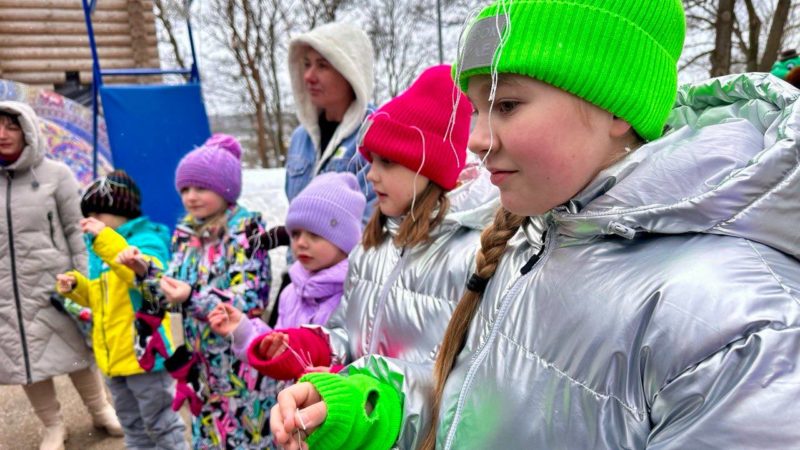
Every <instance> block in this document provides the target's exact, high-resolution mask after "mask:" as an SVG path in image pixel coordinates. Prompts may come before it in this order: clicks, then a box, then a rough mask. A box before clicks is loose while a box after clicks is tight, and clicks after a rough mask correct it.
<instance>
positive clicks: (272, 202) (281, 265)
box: [239, 169, 289, 307]
mask: <svg viewBox="0 0 800 450" xmlns="http://www.w3.org/2000/svg"><path fill="white" fill-rule="evenodd" d="M285 176H286V170H285V169H244V170H243V171H242V195H241V197H239V203H240V204H241V205H242V206H244V207H245V208H247V209H249V210H251V211H258V212H260V213H261V214H262V215H263V217H264V220H265V221H266V224H267V228H272V227H274V226H276V225H283V223H284V222H285V221H286V209H287V208H288V206H289V202H288V200H286V193H285V192H284V191H283V184H284V180H285ZM269 256H270V263H271V264H272V280H273V286H275V288H274V289H272V290H271V291H270V307H271V305H272V304H273V303H272V302H273V301H274V300H275V297H276V296H277V295H278V285H277V284H278V283H279V282H280V281H279V280H280V279H281V274H282V273H283V272H284V271H285V270H286V247H279V248H277V249H275V250H272V251H270V252H269Z"/></svg>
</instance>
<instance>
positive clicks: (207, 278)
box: [119, 134, 277, 449]
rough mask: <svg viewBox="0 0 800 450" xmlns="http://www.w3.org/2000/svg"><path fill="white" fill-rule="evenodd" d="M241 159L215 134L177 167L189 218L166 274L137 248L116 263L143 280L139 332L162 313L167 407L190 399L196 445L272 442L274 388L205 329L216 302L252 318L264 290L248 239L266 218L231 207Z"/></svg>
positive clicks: (259, 254)
mask: <svg viewBox="0 0 800 450" xmlns="http://www.w3.org/2000/svg"><path fill="white" fill-rule="evenodd" d="M240 156H241V147H240V146H239V142H238V141H237V140H236V139H235V138H234V137H232V136H228V135H222V134H215V135H213V136H211V138H209V139H208V140H207V141H206V142H205V143H204V144H203V145H202V146H200V147H199V148H196V149H194V150H192V151H191V152H189V153H188V154H187V155H186V156H185V157H184V158H183V159H182V160H181V161H180V163H179V164H178V168H177V170H176V171H175V188H176V189H177V191H178V192H179V194H180V196H181V200H182V202H183V205H184V207H185V208H186V212H187V215H186V216H185V217H184V218H183V220H181V221H180V222H179V223H178V225H177V226H176V228H175V233H174V234H173V237H172V260H171V262H170V264H169V266H168V267H167V268H166V270H161V269H159V268H158V267H157V266H156V265H154V264H148V263H146V262H144V260H143V259H142V258H141V256H139V252H138V250H137V249H135V248H128V250H126V251H123V254H122V255H120V257H119V259H120V262H122V263H124V264H126V265H128V266H129V267H130V268H131V269H133V270H134V271H136V272H137V275H138V278H139V279H140V280H141V285H142V288H143V289H142V292H143V297H144V299H143V304H144V305H145V306H146V308H144V309H146V311H147V314H139V313H137V318H140V319H142V320H141V321H142V327H145V325H144V323H145V322H147V319H149V318H151V317H153V316H163V315H164V314H165V311H167V310H169V311H170V313H169V318H170V321H171V323H172V326H171V329H172V336H171V338H172V339H173V341H177V343H175V342H173V343H174V344H176V345H175V347H176V351H175V353H174V354H173V355H171V356H169V355H163V356H165V357H166V356H169V357H168V358H167V360H166V362H165V364H164V365H165V366H166V368H167V370H169V372H170V374H171V375H172V376H173V377H174V378H176V379H177V381H178V384H177V387H176V396H175V399H174V401H173V409H175V410H177V409H178V408H180V407H181V405H182V404H183V403H184V402H187V401H188V403H189V407H190V410H191V412H192V415H193V418H192V444H193V446H194V448H248V449H261V448H268V447H269V446H270V439H269V438H268V437H267V435H268V434H269V428H268V427H267V426H266V422H267V420H266V418H267V415H268V412H269V408H270V407H271V406H272V404H273V403H274V402H275V394H276V393H277V392H276V391H277V385H276V384H275V382H274V381H273V380H271V379H269V378H266V377H263V376H261V375H260V374H259V373H258V372H257V371H256V370H255V369H253V368H252V367H251V366H250V365H249V364H248V363H247V361H246V360H242V359H239V358H237V356H236V354H235V352H234V351H233V349H232V345H231V342H230V341H229V340H227V339H225V338H223V337H221V336H218V335H216V334H215V333H212V332H211V328H210V326H209V317H210V316H209V313H211V311H212V310H214V308H215V307H216V306H217V305H219V304H221V303H225V304H229V305H232V306H233V307H235V308H236V309H237V310H240V311H243V312H244V313H245V314H247V315H248V316H250V317H257V316H259V315H260V314H261V312H262V311H263V307H264V304H263V301H264V299H266V298H268V294H269V281H270V271H269V257H268V256H267V252H266V250H265V249H264V248H259V247H257V246H253V245H252V239H250V238H251V237H252V236H255V235H258V234H260V233H262V232H263V231H264V222H263V221H262V219H261V216H260V215H259V214H258V213H254V212H250V211H248V210H246V209H245V208H243V207H241V206H239V205H237V204H236V201H237V200H238V198H239V193H240V191H241V180H242V170H241V161H240ZM140 312H142V313H144V311H140ZM181 342H183V343H185V345H181Z"/></svg>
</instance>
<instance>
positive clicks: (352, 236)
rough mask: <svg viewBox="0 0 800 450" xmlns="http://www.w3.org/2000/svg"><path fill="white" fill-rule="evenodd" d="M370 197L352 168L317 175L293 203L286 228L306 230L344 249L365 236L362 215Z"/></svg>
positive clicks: (346, 251) (287, 216) (349, 248)
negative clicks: (360, 187) (363, 234)
mask: <svg viewBox="0 0 800 450" xmlns="http://www.w3.org/2000/svg"><path fill="white" fill-rule="evenodd" d="M366 204H367V199H366V198H365V197H364V194H362V193H361V190H360V189H359V186H358V179H356V177H355V175H353V174H352V173H349V172H328V173H323V174H322V175H319V176H317V177H316V178H314V179H313V180H311V183H309V184H308V186H306V188H305V189H303V190H302V191H301V192H300V193H299V194H297V197H295V198H294V200H292V203H291V204H290V205H289V213H288V214H287V215H286V228H287V229H288V230H289V232H290V233H291V232H292V231H293V230H306V231H310V232H312V233H314V234H316V235H319V236H322V237H323V238H325V239H326V240H328V241H330V242H331V243H332V244H333V245H335V246H337V247H339V248H340V249H341V250H342V251H343V252H345V253H350V250H352V249H353V247H355V246H356V244H358V242H359V241H360V240H361V216H362V215H363V214H364V207H365V206H366Z"/></svg>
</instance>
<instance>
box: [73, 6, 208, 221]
mask: <svg viewBox="0 0 800 450" xmlns="http://www.w3.org/2000/svg"><path fill="white" fill-rule="evenodd" d="M82 1H83V10H84V17H85V19H86V29H87V31H88V33H89V44H90V46H91V50H92V59H93V68H92V75H93V83H92V90H93V93H92V109H93V112H94V121H93V136H94V140H93V145H94V172H95V175H96V174H97V121H98V114H99V109H100V105H99V102H98V97H99V99H100V100H102V105H103V113H104V117H105V121H106V126H107V130H108V138H109V142H110V146H111V152H112V154H113V158H114V165H115V167H116V168H118V169H124V170H125V171H126V172H128V173H129V174H130V175H131V176H132V177H133V179H134V180H135V181H136V183H137V184H138V185H139V188H140V189H141V191H142V210H143V211H144V213H145V214H147V215H148V216H149V217H150V218H151V219H153V220H155V221H158V222H162V223H164V224H167V225H170V226H171V225H173V224H174V223H176V222H177V220H178V219H179V218H180V216H181V214H182V211H183V207H182V205H181V202H180V197H179V196H178V194H177V193H175V187H174V179H175V167H177V165H178V161H180V159H181V157H183V155H184V154H185V153H186V152H188V151H190V150H191V149H193V148H194V147H196V146H198V145H200V144H202V143H203V142H204V141H205V140H206V139H207V138H208V137H209V136H210V135H211V130H210V128H209V124H208V116H207V115H206V109H205V105H204V104H203V97H202V92H201V89H200V74H199V72H198V70H197V59H196V54H195V49H194V39H193V37H192V27H191V23H190V21H189V20H188V19H187V27H188V31H189V33H188V34H189V43H190V46H191V50H192V66H191V68H188V69H186V68H178V69H168V70H162V69H159V68H155V69H140V68H137V69H110V70H108V69H107V70H102V69H101V68H100V61H99V59H98V55H97V46H96V42H95V37H94V30H93V27H92V12H93V10H94V6H95V4H96V2H97V0H82ZM190 4H191V0H188V3H187V6H189V5H190ZM167 74H180V75H184V76H188V79H187V81H186V83H184V84H176V85H167V84H144V85H138V84H135V85H104V84H103V77H104V76H148V75H167Z"/></svg>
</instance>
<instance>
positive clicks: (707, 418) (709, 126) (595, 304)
mask: <svg viewBox="0 0 800 450" xmlns="http://www.w3.org/2000/svg"><path fill="white" fill-rule="evenodd" d="M798 94H800V91H798V90H795V89H794V88H792V87H790V86H789V85H788V84H785V83H783V82H781V81H779V80H778V79H777V78H773V77H771V76H768V75H766V74H749V75H739V76H728V77H723V78H719V79H715V80H711V81H707V82H705V83H701V84H696V85H692V86H686V87H683V88H682V89H681V90H680V92H679V96H678V100H677V108H676V109H675V110H674V112H673V114H672V115H671V117H670V122H669V123H670V125H671V126H672V127H673V131H671V132H670V133H669V134H668V135H667V136H666V137H664V138H662V139H659V140H658V141H655V142H652V143H650V144H648V145H645V146H643V147H641V148H640V149H638V150H637V151H635V152H634V153H632V154H630V155H629V157H628V158H626V159H625V160H623V161H621V162H620V163H618V164H617V165H615V166H614V167H612V168H610V169H608V170H607V171H605V172H603V173H601V174H600V175H599V176H598V177H597V178H596V179H595V180H594V181H593V182H592V183H591V184H590V185H589V186H588V187H587V188H586V189H584V191H583V192H581V193H580V194H579V195H578V196H577V197H576V198H574V199H573V200H572V201H570V202H569V203H568V204H566V205H565V206H562V207H559V208H556V209H555V210H554V211H552V212H551V213H550V214H548V215H547V216H546V217H544V218H542V219H541V220H531V221H530V223H528V224H527V225H526V226H525V227H524V229H523V230H521V231H520V232H519V233H518V234H517V235H516V237H515V238H514V239H513V240H512V242H511V244H510V247H509V249H508V251H507V253H506V256H505V257H504V258H503V260H502V262H501V264H500V266H499V269H498V272H497V274H496V275H495V277H494V278H493V279H492V280H491V282H490V284H489V286H488V289H487V291H486V293H485V294H484V297H483V303H482V304H481V307H480V309H479V312H478V314H477V315H476V317H475V319H474V320H473V322H472V326H471V330H470V333H469V335H468V339H467V344H466V347H465V349H464V351H463V352H462V354H461V355H460V356H459V358H458V360H457V363H456V367H455V368H454V370H453V372H452V373H451V375H450V377H449V379H448V381H447V384H446V388H445V396H444V400H443V405H442V409H441V411H440V413H441V416H440V417H441V421H440V423H439V425H438V426H439V428H438V433H437V448H439V449H488V448H515V449H521V448H526V449H589V448H597V449H645V448H646V449H706V448H720V449H745V448H746V449H754V448H769V449H789V448H792V449H797V448H800V426H798V424H800V401H799V400H800V262H798V260H797V258H798V257H799V256H800V144H799V143H798V139H799V138H800V102H798ZM542 234H544V236H545V237H544V238H543V239H542V238H541V236H542ZM542 243H543V244H544V245H543V249H542ZM540 249H541V256H540V259H539V260H538V262H537V263H536V264H535V265H534V266H533V267H532V269H530V271H528V272H527V273H526V274H521V268H522V267H523V266H525V264H526V262H527V261H529V260H530V258H531V257H532V255H534V254H536V253H538V252H539V251H540ZM407 394H410V392H407Z"/></svg>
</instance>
